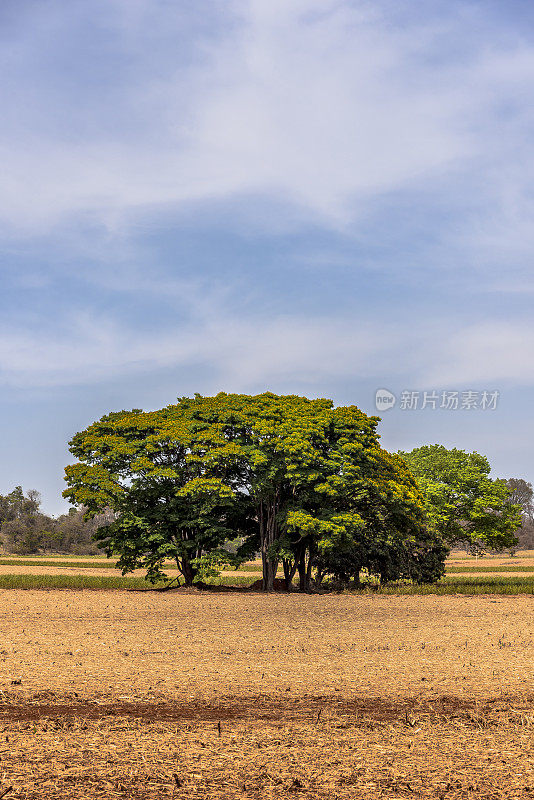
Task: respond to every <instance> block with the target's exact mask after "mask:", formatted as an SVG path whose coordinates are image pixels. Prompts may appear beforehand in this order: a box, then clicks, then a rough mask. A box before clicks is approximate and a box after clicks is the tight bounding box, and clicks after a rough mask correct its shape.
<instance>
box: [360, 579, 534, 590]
mask: <svg viewBox="0 0 534 800" xmlns="http://www.w3.org/2000/svg"><path fill="white" fill-rule="evenodd" d="M359 591H360V592H367V593H369V592H373V593H375V594H402V595H404V594H409V595H418V594H438V595H449V594H534V576H533V577H532V578H531V577H528V578H526V577H525V578H523V577H514V578H508V577H505V576H500V577H499V576H493V577H487V578H486V577H483V578H478V577H477V578H464V577H455V576H453V575H451V576H446V577H445V578H442V579H441V580H440V581H438V583H432V584H423V585H422V586H417V585H412V584H399V585H392V586H381V587H380V588H378V589H374V588H373V589H371V588H369V589H361V590H359Z"/></svg>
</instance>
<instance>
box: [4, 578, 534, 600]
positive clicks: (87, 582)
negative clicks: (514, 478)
mask: <svg viewBox="0 0 534 800" xmlns="http://www.w3.org/2000/svg"><path fill="white" fill-rule="evenodd" d="M253 581H254V577H250V578H249V577H245V576H236V577H234V578H232V577H230V576H224V577H223V576H220V577H218V578H210V579H209V580H208V581H206V583H209V584H211V585H212V586H239V587H245V586H249V585H250V584H251V583H252V582H253ZM164 586H165V584H164V583H159V584H155V585H154V584H150V583H148V582H147V581H145V579H144V578H137V577H123V576H122V575H103V576H101V575H0V589H138V590H139V589H145V590H146V589H155V588H163V587H164ZM352 592H353V593H354V594H380V595H428V594H434V595H451V594H466V595H473V594H503V595H515V594H534V577H533V578H530V577H528V578H523V577H516V578H508V577H503V576H501V577H487V578H463V577H454V576H451V577H446V578H443V579H442V580H441V581H439V582H438V583H435V584H424V585H422V586H417V585H411V584H397V585H390V586H381V587H376V586H374V587H371V586H369V587H367V588H363V589H359V590H352Z"/></svg>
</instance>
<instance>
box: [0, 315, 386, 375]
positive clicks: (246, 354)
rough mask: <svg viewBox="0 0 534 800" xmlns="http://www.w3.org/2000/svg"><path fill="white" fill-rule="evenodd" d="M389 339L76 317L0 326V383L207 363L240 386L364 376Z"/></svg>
mask: <svg viewBox="0 0 534 800" xmlns="http://www.w3.org/2000/svg"><path fill="white" fill-rule="evenodd" d="M204 311H205V310H204ZM60 327H61V330H59V328H60ZM390 338H391V334H389V335H388V331H387V330H386V329H385V328H384V326H381V327H379V326H377V325H374V324H372V323H367V324H366V323H365V322H360V323H354V322H353V321H351V320H346V319H330V318H318V319H315V320H313V321H312V320H310V319H308V318H303V317H298V316H292V317H279V318H275V319H273V320H267V319H263V320H261V319H246V318H244V319H241V320H238V319H236V318H235V317H226V316H224V315H223V314H219V315H218V316H215V315H214V316H211V317H210V318H209V319H204V320H199V319H197V320H195V321H194V322H192V323H190V324H185V325H183V326H181V327H176V328H173V329H167V330H163V331H143V330H136V329H133V328H131V327H127V326H124V325H118V324H116V323H115V322H113V321H111V320H106V319H102V318H97V317H95V316H90V315H86V316H83V315H80V314H78V315H76V317H73V318H71V319H68V320H63V324H62V325H61V326H59V325H58V326H57V329H56V330H55V331H54V332H53V333H51V334H42V333H32V332H30V331H29V330H28V328H27V327H26V328H25V329H20V330H16V329H14V327H11V328H10V329H8V330H4V331H0V382H1V383H4V385H10V386H18V387H39V386H65V385H76V384H78V385H79V384H91V383H93V384H94V383H95V382H97V381H99V380H112V379H116V378H122V377H125V376H127V375H131V374H139V375H145V376H148V375H150V372H151V371H153V370H157V369H159V368H162V367H165V368H169V369H171V368H178V367H186V366H187V367H191V366H200V367H207V368H208V369H209V370H210V371H212V372H215V373H217V374H219V375H221V376H224V380H225V381H228V382H229V384H233V385H239V386H243V387H246V386H252V385H254V384H255V383H256V382H258V381H260V382H263V383H268V382H269V381H270V380H275V379H280V378H290V379H294V380H297V379H298V380H303V381H310V382H314V381H315V382H316V381H317V380H318V379H319V378H320V377H337V376H345V375H354V374H359V373H362V372H363V373H369V372H370V373H371V374H372V373H373V363H375V362H376V358H377V355H378V354H379V353H384V352H387V348H388V341H390Z"/></svg>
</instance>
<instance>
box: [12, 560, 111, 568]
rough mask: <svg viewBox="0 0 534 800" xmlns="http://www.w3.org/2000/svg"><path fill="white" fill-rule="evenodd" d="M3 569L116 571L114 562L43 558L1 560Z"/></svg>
mask: <svg viewBox="0 0 534 800" xmlns="http://www.w3.org/2000/svg"><path fill="white" fill-rule="evenodd" d="M0 566H2V567H74V568H75V569H115V563H114V562H113V561H87V562H85V561H83V562H78V561H60V560H58V561H54V562H52V563H51V562H50V560H48V561H44V560H43V559H41V558H38V559H36V558H0Z"/></svg>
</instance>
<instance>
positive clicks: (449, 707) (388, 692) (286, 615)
mask: <svg viewBox="0 0 534 800" xmlns="http://www.w3.org/2000/svg"><path fill="white" fill-rule="evenodd" d="M0 604H1V610H2V616H1V623H0V650H1V654H0V690H1V694H0V731H1V734H0V759H1V760H0V796H1V795H2V792H3V791H5V790H6V789H7V788H9V787H10V786H11V787H12V789H11V791H10V792H9V793H8V794H7V795H6V800H8V798H10V797H13V798H15V797H18V798H43V799H44V800H47V799H48V798H60V797H61V798H89V797H91V798H93V797H110V798H111V797H120V798H164V797H169V798H170V797H174V798H176V800H178V799H180V800H181V798H186V797H188V798H238V797H239V798H271V797H273V798H274V797H280V796H287V797H301V798H310V799H311V798H356V797H358V798H360V797H361V798H371V797H373V798H374V797H389V798H393V797H442V798H449V799H450V800H455V799H456V798H505V797H514V798H527V797H532V796H534V771H533V767H534V764H533V739H532V737H533V733H534V687H533V685H532V679H533V671H534V670H533V664H534V644H533V636H534V632H533V629H534V622H533V616H532V611H533V601H532V598H531V597H528V596H517V597H512V598H506V597H495V598H491V597H477V598H472V597H434V596H425V597H387V596H385V597H366V596H357V597H354V596H348V595H341V596H333V595H330V596H311V597H310V596H302V595H291V596H274V597H265V596H261V595H257V594H215V593H213V594H212V593H206V594H201V593H195V592H193V593H187V592H181V591H178V592H175V593H172V592H169V593H165V594H157V593H154V594H153V593H149V594H147V593H125V592H107V593H106V592H85V593H82V592H68V591H64V592H61V591H54V592H31V591H27V592H17V591H5V592H1V593H0ZM19 681H20V683H19Z"/></svg>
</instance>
